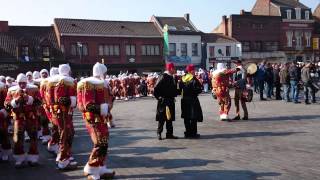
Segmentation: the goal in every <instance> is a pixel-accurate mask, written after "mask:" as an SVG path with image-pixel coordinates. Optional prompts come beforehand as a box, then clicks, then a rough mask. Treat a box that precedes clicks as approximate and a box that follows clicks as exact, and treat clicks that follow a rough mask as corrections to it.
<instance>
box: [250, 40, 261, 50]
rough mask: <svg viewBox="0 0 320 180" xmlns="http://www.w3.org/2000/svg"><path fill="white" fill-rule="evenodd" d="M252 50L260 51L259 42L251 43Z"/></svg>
mask: <svg viewBox="0 0 320 180" xmlns="http://www.w3.org/2000/svg"><path fill="white" fill-rule="evenodd" d="M252 48H253V50H255V51H261V42H260V41H255V42H253V46H252Z"/></svg>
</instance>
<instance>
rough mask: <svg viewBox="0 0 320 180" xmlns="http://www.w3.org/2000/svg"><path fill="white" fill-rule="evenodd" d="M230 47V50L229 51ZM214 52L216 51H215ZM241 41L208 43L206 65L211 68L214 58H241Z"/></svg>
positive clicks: (226, 59)
mask: <svg viewBox="0 0 320 180" xmlns="http://www.w3.org/2000/svg"><path fill="white" fill-rule="evenodd" d="M227 49H229V52H227ZM213 52H214V53H213ZM241 56H242V48H241V43H239V42H233V43H231V42H230V43H210V42H208V43H207V60H206V67H207V68H209V67H210V66H211V65H212V61H214V60H217V61H219V60H225V61H230V60H232V59H241Z"/></svg>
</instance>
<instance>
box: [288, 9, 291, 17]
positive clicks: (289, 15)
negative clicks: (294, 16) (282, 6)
mask: <svg viewBox="0 0 320 180" xmlns="http://www.w3.org/2000/svg"><path fill="white" fill-rule="evenodd" d="M287 19H291V10H290V9H288V10H287Z"/></svg>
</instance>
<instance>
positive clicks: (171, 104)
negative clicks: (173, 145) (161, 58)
mask: <svg viewBox="0 0 320 180" xmlns="http://www.w3.org/2000/svg"><path fill="white" fill-rule="evenodd" d="M175 72H176V70H175V67H174V64H173V63H168V64H166V71H165V72H164V73H163V74H162V75H161V76H160V77H159V79H158V81H157V82H156V85H155V87H154V96H155V98H156V99H157V100H158V104H157V113H156V121H158V130H157V135H158V139H159V140H162V136H161V133H162V131H163V126H164V124H165V123H166V128H167V133H166V139H177V138H178V137H176V136H174V135H173V126H172V122H173V121H175V97H177V95H178V94H179V91H178V89H177V83H176V80H175V78H174V74H175Z"/></svg>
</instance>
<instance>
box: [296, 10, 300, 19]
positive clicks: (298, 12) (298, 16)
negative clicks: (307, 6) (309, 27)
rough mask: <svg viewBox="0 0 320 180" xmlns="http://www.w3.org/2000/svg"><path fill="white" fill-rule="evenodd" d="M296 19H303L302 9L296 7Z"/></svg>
mask: <svg viewBox="0 0 320 180" xmlns="http://www.w3.org/2000/svg"><path fill="white" fill-rule="evenodd" d="M296 19H301V9H300V8H296Z"/></svg>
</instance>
